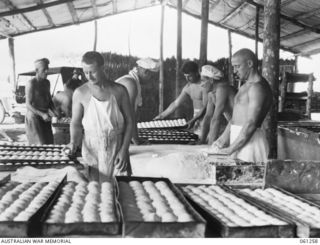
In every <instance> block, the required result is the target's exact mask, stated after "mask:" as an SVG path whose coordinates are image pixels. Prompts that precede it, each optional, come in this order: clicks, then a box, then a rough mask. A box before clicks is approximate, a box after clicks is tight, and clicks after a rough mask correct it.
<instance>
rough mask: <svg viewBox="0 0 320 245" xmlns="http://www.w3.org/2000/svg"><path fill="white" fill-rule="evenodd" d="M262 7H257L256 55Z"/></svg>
mask: <svg viewBox="0 0 320 245" xmlns="http://www.w3.org/2000/svg"><path fill="white" fill-rule="evenodd" d="M259 13H260V7H258V6H257V7H256V31H255V36H256V38H255V50H256V56H257V57H259V56H258V42H259V21H260V16H259Z"/></svg>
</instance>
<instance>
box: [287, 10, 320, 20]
mask: <svg viewBox="0 0 320 245" xmlns="http://www.w3.org/2000/svg"><path fill="white" fill-rule="evenodd" d="M319 13H320V8H316V9H314V10H312V11H311V12H307V13H302V14H297V15H296V16H294V17H293V18H295V19H300V20H301V19H307V18H309V17H312V16H314V15H317V14H319Z"/></svg>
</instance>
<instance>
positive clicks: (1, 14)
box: [0, 0, 74, 18]
mask: <svg viewBox="0 0 320 245" xmlns="http://www.w3.org/2000/svg"><path fill="white" fill-rule="evenodd" d="M72 1H74V0H58V1H54V2H50V3H43V4H37V5H36V6H33V7H28V8H22V9H15V10H10V11H6V12H0V18H1V17H6V16H11V15H15V14H22V13H27V12H31V11H36V10H40V9H43V8H49V7H53V6H57V5H60V4H64V3H67V2H72Z"/></svg>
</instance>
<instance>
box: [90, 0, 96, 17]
mask: <svg viewBox="0 0 320 245" xmlns="http://www.w3.org/2000/svg"><path fill="white" fill-rule="evenodd" d="M91 6H92V11H93V16H94V18H98V8H97V3H96V0H91Z"/></svg>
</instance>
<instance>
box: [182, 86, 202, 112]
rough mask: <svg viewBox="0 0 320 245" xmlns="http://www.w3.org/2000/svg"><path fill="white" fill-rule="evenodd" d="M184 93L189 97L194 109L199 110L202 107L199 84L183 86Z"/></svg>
mask: <svg viewBox="0 0 320 245" xmlns="http://www.w3.org/2000/svg"><path fill="white" fill-rule="evenodd" d="M185 92H186V93H187V94H188V95H189V96H190V98H191V100H192V103H193V108H194V109H201V108H202V107H203V93H204V92H203V88H202V87H201V84H200V83H188V84H187V85H186V86H185Z"/></svg>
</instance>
